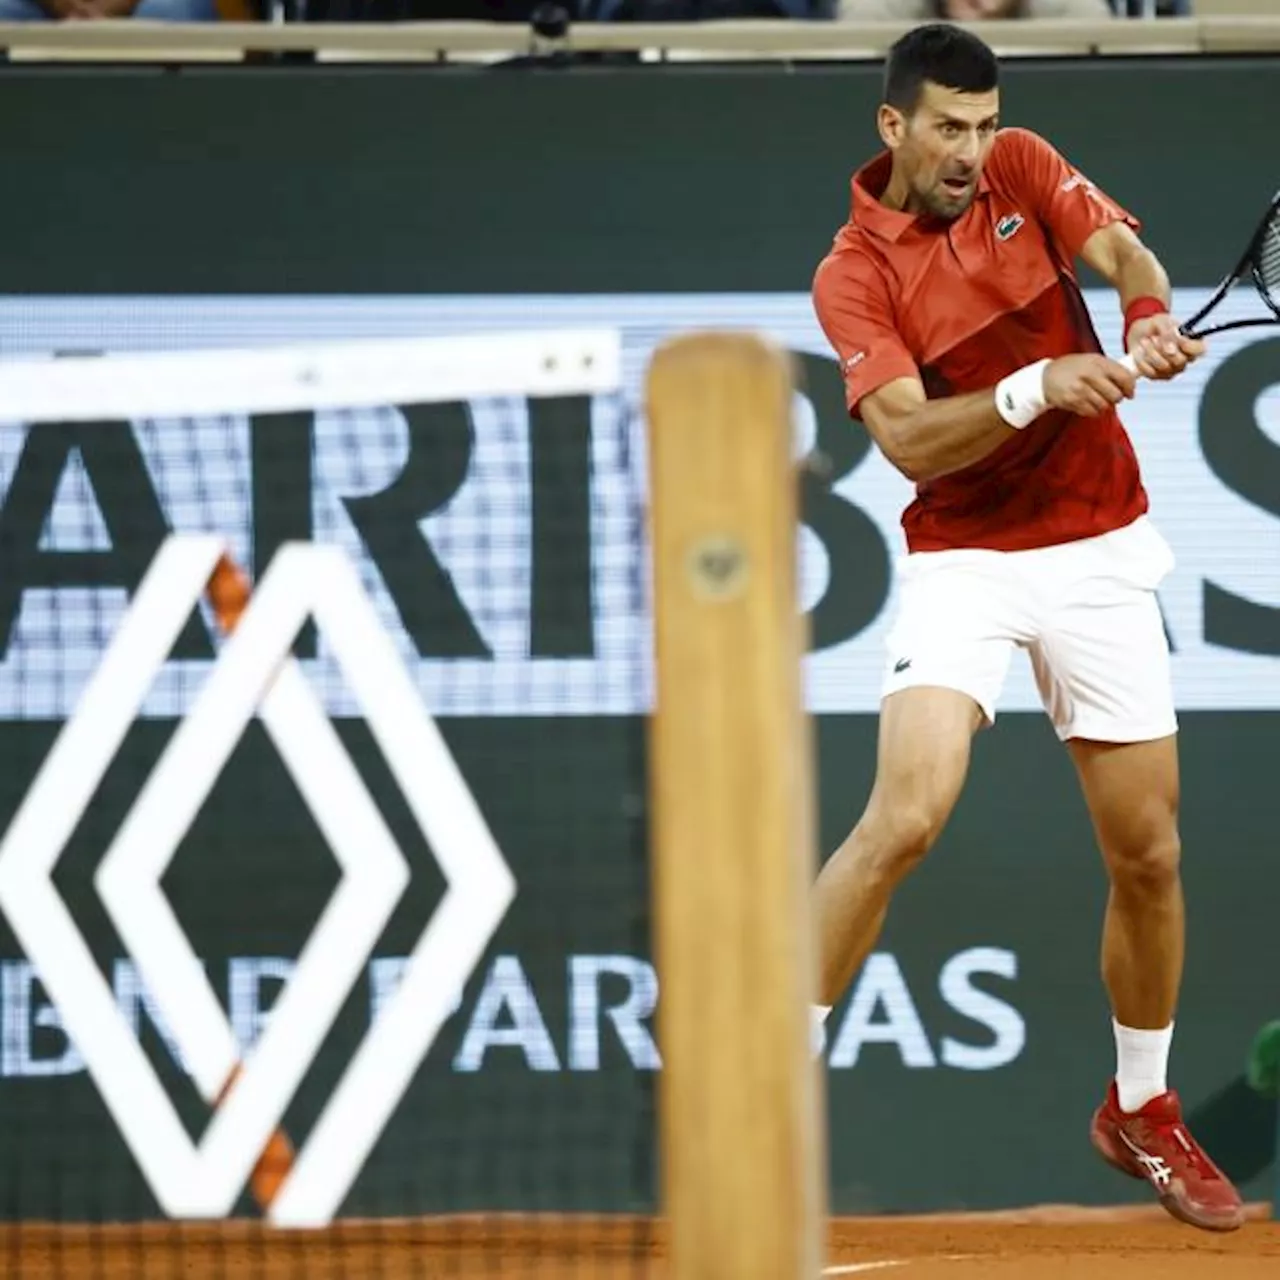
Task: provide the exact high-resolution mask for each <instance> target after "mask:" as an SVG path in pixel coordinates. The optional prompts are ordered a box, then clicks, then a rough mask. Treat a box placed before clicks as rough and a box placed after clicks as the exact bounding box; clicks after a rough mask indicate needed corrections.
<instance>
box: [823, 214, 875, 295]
mask: <svg viewBox="0 0 1280 1280" xmlns="http://www.w3.org/2000/svg"><path fill="white" fill-rule="evenodd" d="M882 258H883V250H882V249H881V248H880V246H879V245H878V244H877V243H876V240H875V237H874V236H872V235H870V234H869V233H868V232H867V231H866V230H864V229H863V228H862V227H860V226H858V224H857V223H856V222H854V221H852V220H850V221H849V222H847V223H846V224H845V225H844V226H843V227H841V228H840V231H839V232H838V233H837V235H836V237H835V239H834V240H833V241H832V243H831V247H830V248H829V249H828V250H827V252H826V254H824V255H823V257H822V259H821V261H819V263H818V265H817V267H816V268H815V270H814V273H813V296H814V299H815V300H816V301H817V302H819V304H821V302H822V301H823V300H824V299H825V298H830V297H832V296H836V295H839V294H840V293H842V292H844V291H846V290H848V289H865V288H867V287H869V286H870V287H880V286H881V285H882V284H883V282H884V267H883V262H882Z"/></svg>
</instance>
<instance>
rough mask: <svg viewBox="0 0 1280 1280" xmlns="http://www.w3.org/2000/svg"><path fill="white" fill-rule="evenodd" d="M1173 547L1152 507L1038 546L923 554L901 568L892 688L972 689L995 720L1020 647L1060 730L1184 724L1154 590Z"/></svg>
mask: <svg viewBox="0 0 1280 1280" xmlns="http://www.w3.org/2000/svg"><path fill="white" fill-rule="evenodd" d="M1173 564H1174V559H1173V552H1172V550H1171V549H1170V547H1169V544H1168V543H1167V542H1166V541H1165V540H1164V538H1163V537H1162V536H1161V534H1160V533H1159V531H1158V530H1157V529H1156V527H1155V526H1154V525H1153V524H1152V523H1151V522H1150V521H1149V520H1148V519H1147V518H1146V517H1145V516H1144V517H1140V518H1139V519H1138V520H1135V521H1134V522H1133V523H1132V524H1130V525H1127V526H1126V527H1125V528H1123V529H1117V530H1115V531H1114V532H1112V533H1106V534H1103V535H1101V536H1100V537H1096V538H1087V539H1084V540H1082V541H1079V542H1067V543H1062V544H1060V545H1058V546H1053V547H1037V548H1034V549H1032V550H1030V551H985V550H971V549H967V548H965V549H960V550H955V551H925V552H917V553H915V554H912V555H908V556H907V557H905V559H904V560H902V561H901V563H900V565H899V582H900V589H901V599H900V603H899V606H898V614H897V617H896V619H895V621H894V623H893V626H892V627H891V629H890V631H889V634H888V636H887V638H886V645H887V647H888V658H887V661H886V665H885V678H884V695H885V696H888V695H889V694H891V693H896V692H897V691H898V690H900V689H908V688H911V687H913V686H918V685H941V686H943V687H944V688H948V689H957V690H959V691H960V692H961V693H967V694H968V695H969V696H970V697H971V698H973V700H974V701H975V702H976V703H977V704H978V706H979V707H981V709H982V713H983V715H984V716H985V717H986V718H987V721H988V722H993V721H994V720H995V715H996V703H997V701H998V700H999V697H1000V691H1001V689H1002V687H1003V686H1004V680H1005V675H1006V673H1007V672H1008V670H1009V658H1010V656H1011V655H1012V653H1013V650H1014V648H1015V647H1017V648H1021V649H1025V650H1026V651H1027V652H1028V654H1029V655H1030V657H1031V664H1032V668H1033V670H1034V672H1035V677H1036V683H1037V685H1038V686H1039V689H1040V697H1041V700H1042V701H1043V703H1044V708H1045V710H1046V711H1047V712H1048V714H1049V718H1050V719H1051V720H1052V721H1053V725H1054V728H1055V729H1056V730H1057V732H1058V737H1059V738H1061V739H1062V740H1063V741H1066V740H1067V739H1068V738H1088V739H1093V740H1096V741H1100V742H1145V741H1149V740H1151V739H1154V738H1163V737H1167V736H1168V735H1169V734H1171V733H1174V732H1176V731H1177V727H1178V720H1177V715H1176V712H1175V710H1174V705H1173V688H1172V682H1171V679H1170V671H1169V645H1168V640H1167V637H1166V635H1165V629H1164V622H1163V619H1162V618H1161V615H1160V606H1159V603H1158V602H1157V600H1156V587H1157V585H1158V584H1159V583H1160V581H1161V580H1162V579H1163V578H1164V576H1165V575H1166V574H1167V573H1168V572H1169V570H1170V569H1172V568H1173Z"/></svg>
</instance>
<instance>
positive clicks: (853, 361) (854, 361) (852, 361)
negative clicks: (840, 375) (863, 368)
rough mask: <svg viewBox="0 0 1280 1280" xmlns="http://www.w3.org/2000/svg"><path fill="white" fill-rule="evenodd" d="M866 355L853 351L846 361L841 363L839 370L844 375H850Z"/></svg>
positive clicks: (863, 352)
mask: <svg viewBox="0 0 1280 1280" xmlns="http://www.w3.org/2000/svg"><path fill="white" fill-rule="evenodd" d="M866 358H867V353H866V352H865V351H855V352H854V353H853V355H851V356H849V357H848V359H846V360H843V361H841V363H840V368H841V369H842V370H844V372H845V373H846V374H850V373H852V372H853V371H854V370H855V369H856V368H857V367H858V366H859V365H860V364H861V363H862V362H863V361H864V360H865V359H866Z"/></svg>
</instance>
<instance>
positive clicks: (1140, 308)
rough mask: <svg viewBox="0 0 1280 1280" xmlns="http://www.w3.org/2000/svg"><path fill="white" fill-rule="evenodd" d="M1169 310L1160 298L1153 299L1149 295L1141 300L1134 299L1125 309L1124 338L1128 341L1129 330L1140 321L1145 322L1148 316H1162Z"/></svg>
mask: <svg viewBox="0 0 1280 1280" xmlns="http://www.w3.org/2000/svg"><path fill="white" fill-rule="evenodd" d="M1168 310H1169V308H1168V306H1167V305H1166V304H1165V303H1163V302H1161V300H1160V299H1159V298H1153V297H1151V296H1150V295H1149V294H1148V295H1144V296H1143V297H1141V298H1134V300H1133V301H1132V302H1131V303H1129V305H1128V306H1127V307H1125V309H1124V336H1125V340H1126V341H1127V340H1128V338H1129V330H1130V329H1132V328H1133V326H1134V325H1135V324H1137V323H1138V321H1139V320H1145V319H1146V318H1147V317H1148V316H1162V315H1164V314H1165V313H1166V312H1167V311H1168Z"/></svg>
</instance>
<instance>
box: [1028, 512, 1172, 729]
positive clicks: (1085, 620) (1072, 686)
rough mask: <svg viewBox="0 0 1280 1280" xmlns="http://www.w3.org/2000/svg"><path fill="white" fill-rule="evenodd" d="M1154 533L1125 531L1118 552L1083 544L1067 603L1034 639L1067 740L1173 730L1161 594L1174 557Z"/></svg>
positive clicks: (1038, 669) (1036, 659) (1065, 591)
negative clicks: (1166, 554)
mask: <svg viewBox="0 0 1280 1280" xmlns="http://www.w3.org/2000/svg"><path fill="white" fill-rule="evenodd" d="M1122 532H1124V533H1126V534H1127V533H1128V531H1122ZM1140 532H1141V531H1140ZM1150 532H1151V533H1152V535H1153V536H1154V537H1155V538H1156V539H1157V541H1155V542H1151V541H1150V540H1148V539H1147V538H1146V536H1145V534H1142V536H1134V537H1128V536H1126V538H1125V540H1124V541H1123V542H1121V543H1120V544H1119V548H1120V550H1119V552H1116V551H1115V549H1114V548H1107V547H1105V546H1104V547H1102V548H1098V547H1084V548H1082V549H1081V563H1082V566H1083V568H1082V571H1081V572H1080V573H1079V574H1076V575H1070V574H1064V575H1063V578H1062V585H1061V592H1062V595H1061V603H1060V604H1059V605H1058V606H1057V607H1056V608H1054V609H1053V610H1052V611H1051V613H1050V615H1049V617H1048V619H1047V620H1046V622H1045V623H1044V625H1043V626H1042V628H1041V631H1040V634H1039V636H1038V637H1037V640H1036V642H1035V643H1034V644H1033V645H1032V646H1031V662H1032V667H1033V670H1034V671H1035V676H1036V682H1037V684H1038V685H1039V688H1040V695H1041V698H1042V699H1043V702H1044V706H1045V710H1046V711H1047V712H1048V714H1049V717H1050V719H1051V720H1052V721H1053V724H1054V728H1055V729H1056V730H1057V733H1058V736H1059V738H1061V739H1062V740H1063V741H1068V742H1069V741H1073V740H1084V741H1091V742H1101V743H1138V742H1153V741H1157V740H1159V739H1161V738H1167V737H1169V736H1170V735H1171V734H1174V733H1176V732H1177V727H1178V717H1177V712H1176V710H1175V708H1174V702H1173V681H1172V673H1171V669H1170V659H1169V642H1168V637H1167V636H1166V634H1165V628H1164V619H1163V617H1162V616H1161V613H1160V604H1159V601H1158V599H1157V597H1156V585H1157V583H1158V582H1159V581H1160V579H1161V578H1162V577H1163V576H1164V573H1165V572H1166V571H1167V564H1168V563H1169V561H1168V560H1166V558H1165V557H1164V555H1163V554H1162V552H1161V548H1164V547H1165V544H1164V542H1163V539H1160V538H1159V535H1158V534H1154V531H1150ZM1166 550H1167V549H1166ZM1090 557H1093V559H1092V560H1091V559H1090ZM1053 585H1054V584H1053V583H1050V584H1049V586H1050V587H1052V586H1053Z"/></svg>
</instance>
